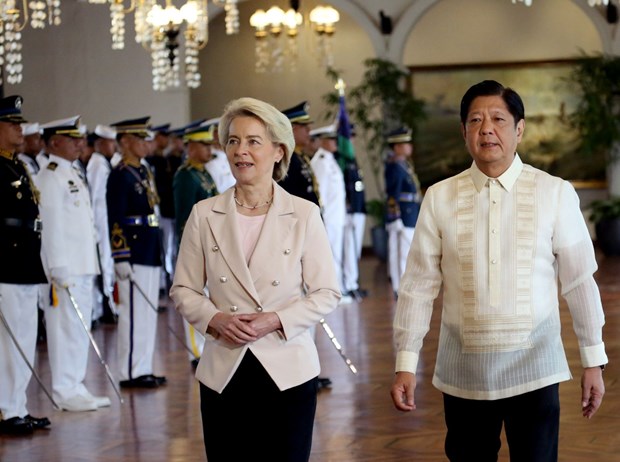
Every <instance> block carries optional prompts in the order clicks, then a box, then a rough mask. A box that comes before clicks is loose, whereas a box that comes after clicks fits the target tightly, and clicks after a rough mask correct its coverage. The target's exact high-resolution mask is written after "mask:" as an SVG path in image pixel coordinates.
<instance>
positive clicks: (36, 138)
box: [17, 122, 43, 176]
mask: <svg viewBox="0 0 620 462" xmlns="http://www.w3.org/2000/svg"><path fill="white" fill-rule="evenodd" d="M41 132H42V130H41V126H40V125H39V124H38V123H36V122H35V123H23V124H22V133H23V134H24V143H23V144H22V147H21V152H20V153H19V154H18V156H17V157H18V159H19V160H21V161H22V162H23V163H24V165H25V166H26V168H27V169H28V173H30V176H34V175H36V174H37V173H39V170H40V169H39V164H38V162H37V154H39V153H40V152H41V151H42V150H43V139H42V138H41Z"/></svg>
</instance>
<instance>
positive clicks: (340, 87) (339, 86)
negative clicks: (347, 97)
mask: <svg viewBox="0 0 620 462" xmlns="http://www.w3.org/2000/svg"><path fill="white" fill-rule="evenodd" d="M346 87H347V85H346V84H345V83H344V80H342V79H340V78H339V79H338V83H336V85H335V86H334V88H335V89H336V90H338V95H339V96H344V89H345V88H346Z"/></svg>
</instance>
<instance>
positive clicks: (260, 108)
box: [218, 97, 295, 181]
mask: <svg viewBox="0 0 620 462" xmlns="http://www.w3.org/2000/svg"><path fill="white" fill-rule="evenodd" d="M248 116H249V117H255V118H256V119H258V120H259V121H260V122H261V123H262V124H263V125H264V126H265V130H266V131H267V135H268V136H269V139H270V141H271V142H273V143H275V144H279V145H280V146H282V148H283V151H284V156H282V159H281V160H280V161H279V162H276V163H275V165H274V169H273V179H274V180H275V181H280V180H282V179H283V178H284V177H286V174H287V172H288V166H289V164H290V162H291V156H292V155H293V150H294V149H295V138H294V136H293V127H292V125H291V122H290V121H289V120H288V117H286V116H285V115H284V114H282V112H280V111H278V110H277V109H276V108H275V107H273V106H272V105H271V104H268V103H265V102H264V101H261V100H258V99H254V98H248V97H245V98H239V99H235V100H232V101H231V102H229V103H228V104H227V105H226V108H225V109H224V114H223V115H222V117H221V118H220V124H219V126H218V133H219V136H220V142H221V143H222V146H223V147H224V148H225V147H226V144H227V142H228V134H229V130H230V124H231V122H232V121H233V120H234V119H235V118H237V117H248Z"/></svg>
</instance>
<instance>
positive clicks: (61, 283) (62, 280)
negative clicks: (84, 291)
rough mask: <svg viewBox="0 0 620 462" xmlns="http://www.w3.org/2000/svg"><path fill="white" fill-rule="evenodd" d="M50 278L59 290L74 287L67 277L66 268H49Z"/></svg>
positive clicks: (67, 270)
mask: <svg viewBox="0 0 620 462" xmlns="http://www.w3.org/2000/svg"><path fill="white" fill-rule="evenodd" d="M50 277H51V278H52V283H53V284H54V285H55V286H56V287H59V288H61V289H67V288H69V287H73V286H74V285H75V284H73V282H72V281H71V278H70V277H69V269H68V268H67V267H66V266H59V267H57V268H51V269H50Z"/></svg>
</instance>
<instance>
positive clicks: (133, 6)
mask: <svg viewBox="0 0 620 462" xmlns="http://www.w3.org/2000/svg"><path fill="white" fill-rule="evenodd" d="M112 1H114V0H112ZM139 1H141V0H131V3H130V4H129V8H127V9H123V14H129V13H132V12H133V11H134V10H135V9H136V3H137V2H139ZM121 3H123V2H121Z"/></svg>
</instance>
